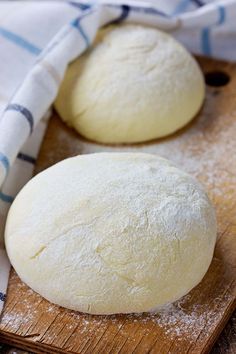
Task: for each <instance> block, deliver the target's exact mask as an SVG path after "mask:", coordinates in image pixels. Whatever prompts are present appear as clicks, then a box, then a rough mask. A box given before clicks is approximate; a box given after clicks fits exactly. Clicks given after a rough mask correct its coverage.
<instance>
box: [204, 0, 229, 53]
mask: <svg viewBox="0 0 236 354" xmlns="http://www.w3.org/2000/svg"><path fill="white" fill-rule="evenodd" d="M217 8H218V14H219V15H218V16H219V17H218V22H217V24H216V26H219V25H222V23H224V22H225V8H224V6H221V5H219V6H217ZM212 27H214V26H212ZM201 43H202V52H203V54H205V55H211V54H212V48H211V29H210V28H209V27H206V28H203V30H202V33H201Z"/></svg>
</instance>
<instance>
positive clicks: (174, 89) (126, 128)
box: [55, 25, 205, 143]
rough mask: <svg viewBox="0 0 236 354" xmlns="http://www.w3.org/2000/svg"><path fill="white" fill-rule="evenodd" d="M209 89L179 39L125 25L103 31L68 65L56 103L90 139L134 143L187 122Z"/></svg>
mask: <svg viewBox="0 0 236 354" xmlns="http://www.w3.org/2000/svg"><path fill="white" fill-rule="evenodd" d="M204 93H205V87H204V80H203V75H202V73H201V70H200V68H199V66H198V64H197V63H196V61H195V59H194V58H193V57H192V56H191V55H190V54H189V53H188V52H187V50H186V49H185V48H184V47H183V46H182V45H181V44H180V43H178V42H177V41H176V40H175V39H174V38H172V37H171V36H170V35H168V34H166V33H164V32H161V31H159V30H157V29H154V28H148V27H142V26H138V25H123V26H117V27H110V28H108V29H105V30H101V31H100V32H99V34H98V36H97V39H96V42H95V44H94V46H93V48H92V49H90V50H89V51H87V52H86V53H85V54H84V55H82V56H81V57H80V58H78V59H77V60H75V61H74V62H73V63H72V64H71V65H70V66H69V68H68V70H67V72H66V75H65V78H64V81H63V83H62V85H61V88H60V91H59V94H58V97H57V99H56V102H55V107H56V109H57V111H58V113H59V115H60V117H61V118H62V119H63V120H64V121H65V122H66V123H67V124H68V125H69V126H72V127H74V128H75V129H76V130H77V131H78V132H79V133H80V134H81V135H83V136H85V137H87V138H88V139H91V140H94V141H98V142H102V143H135V142H142V141H147V140H151V139H155V138H159V137H163V136H166V135H168V134H171V133H173V132H175V131H176V130H178V129H180V128H181V127H183V126H184V125H186V124H187V123H188V122H189V121H190V120H191V119H192V118H193V117H194V116H195V115H196V113H197V112H198V110H199V109H200V107H201V105H202V102H203V99H204Z"/></svg>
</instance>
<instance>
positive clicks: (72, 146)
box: [0, 59, 236, 354]
mask: <svg viewBox="0 0 236 354" xmlns="http://www.w3.org/2000/svg"><path fill="white" fill-rule="evenodd" d="M200 64H201V66H202V68H203V71H204V72H209V71H213V70H223V71H224V72H226V73H227V74H228V75H229V76H230V82H229V83H228V84H227V85H226V86H222V87H217V88H214V87H208V88H207V94H206V101H205V103H204V106H203V109H202V110H201V112H199V114H198V116H197V117H196V118H195V119H194V120H193V122H192V123H191V124H189V125H188V126H187V127H186V128H184V129H182V130H181V131H179V132H178V133H176V134H175V135H173V136H171V137H169V138H166V139H161V140H158V141H152V142H149V143H147V144H137V145H133V146H128V145H125V146H105V145H98V144H94V143H92V142H88V141H86V140H85V139H83V138H81V137H78V135H77V134H76V133H75V132H74V131H72V130H70V129H68V128H66V127H65V125H64V124H63V123H61V121H60V120H59V119H58V117H57V115H56V114H54V116H53V118H52V120H51V121H50V124H49V127H48V130H47V133H46V137H45V139H44V143H43V146H42V148H41V152H40V156H39V158H38V161H37V166H36V173H37V172H39V171H41V170H43V169H45V168H46V167H48V166H50V165H52V164H54V163H55V162H57V161H60V160H62V159H63V158H66V157H68V156H73V155H77V154H81V153H91V152H94V151H120V150H121V151H143V152H151V153H155V154H160V155H162V156H164V157H168V158H170V159H172V160H173V161H174V162H175V163H176V164H177V165H178V166H180V167H182V168H183V169H185V170H186V171H188V172H190V173H191V174H193V175H195V176H196V177H197V178H198V179H199V180H200V181H201V182H202V183H203V184H204V186H205V188H206V189H207V191H208V194H209V196H210V198H211V199H212V201H213V203H214V204H215V207H216V212H217V219H218V242H217V246H216V250H215V254H214V258H213V261H212V264H211V266H210V268H209V270H208V272H207V274H206V276H205V277H204V279H203V280H202V282H201V283H200V284H199V285H198V286H197V287H196V288H195V289H193V290H192V291H191V293H190V294H188V295H187V296H185V297H184V298H183V299H181V300H180V301H178V302H176V303H175V304H174V305H172V306H171V307H169V309H168V310H166V311H163V312H161V313H158V314H143V315H139V316H138V315H116V316H91V315H87V314H81V313H76V312H73V311H69V310H66V309H63V308H60V307H58V306H56V305H53V304H50V303H49V302H47V301H46V300H44V299H43V298H41V297H40V296H39V295H38V294H36V293H34V292H33V291H32V290H30V289H29V288H28V287H27V286H26V285H25V284H23V283H22V282H21V281H20V279H19V278H18V277H17V275H16V274H15V272H14V271H12V273H11V277H10V282H9V288H8V293H7V301H6V305H5V308H4V312H3V314H2V317H1V320H0V340H1V341H3V342H5V343H9V342H10V343H14V344H15V345H16V346H18V347H21V348H24V349H25V350H29V351H33V352H35V353H43V352H47V353H83V354H85V353H86V354H89V353H91V354H92V353H93V354H96V353H99V354H103V353H104V354H108V353H112V354H114V353H123V354H127V353H135V354H143V353H152V354H156V353H160V354H165V353H174V354H178V353H179V354H183V353H207V352H209V351H210V349H211V348H212V345H213V344H214V342H215V340H216V338H217V337H218V335H219V334H220V332H221V331H222V329H223V327H224V325H225V324H226V322H227V320H228V319H229V317H230V315H231V314H232V312H233V310H234V309H235V291H236V287H235V266H236V244H235V241H234V239H235V236H236V164H235V156H234V155H235V151H236V139H235V136H236V100H235V88H236V66H235V65H232V64H227V63H223V62H216V61H211V60H207V59H200Z"/></svg>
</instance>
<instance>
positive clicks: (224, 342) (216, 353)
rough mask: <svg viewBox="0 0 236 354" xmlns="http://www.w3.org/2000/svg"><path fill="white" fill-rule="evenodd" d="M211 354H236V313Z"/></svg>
mask: <svg viewBox="0 0 236 354" xmlns="http://www.w3.org/2000/svg"><path fill="white" fill-rule="evenodd" d="M0 353H1V354H30V353H28V352H26V351H22V350H20V349H16V348H11V347H9V346H7V345H4V344H2V345H1V344H0ZM127 354H128V353H127ZM173 354H174V353H173ZM183 354H185V353H183ZM211 354H236V311H235V312H234V313H233V315H232V317H231V318H230V320H229V322H228V324H227V325H226V327H225V329H224V330H223V332H222V333H221V335H220V337H219V338H218V340H217V342H216V343H215V345H214V347H213V349H212V351H211Z"/></svg>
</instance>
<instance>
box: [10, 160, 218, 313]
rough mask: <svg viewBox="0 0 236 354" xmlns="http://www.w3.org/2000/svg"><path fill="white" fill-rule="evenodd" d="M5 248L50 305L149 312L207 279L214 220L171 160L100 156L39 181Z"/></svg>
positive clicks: (28, 190)
mask: <svg viewBox="0 0 236 354" xmlns="http://www.w3.org/2000/svg"><path fill="white" fill-rule="evenodd" d="M5 241H6V248H7V252H8V256H9V258H10V260H11V262H12V265H13V266H14V268H15V270H16V271H17V273H18V274H19V276H20V277H21V279H22V280H23V281H24V282H25V283H26V284H28V285H29V286H30V287H31V288H32V289H34V290H35V291H36V292H38V293H39V294H41V295H42V296H44V297H45V298H46V299H48V300H50V301H51V302H53V303H56V304H59V305H61V306H64V307H67V308H70V309H74V310H78V311H83V312H88V313H92V314H113V313H131V312H144V311H145V312H146V311H149V310H153V309H155V308H157V307H159V306H162V305H164V304H166V303H169V302H172V301H175V300H177V299H179V298H180V297H181V296H183V295H185V294H186V293H188V292H189V291H190V290H191V289H192V288H193V287H194V286H195V285H197V284H198V283H199V282H200V281H201V279H202V277H203V276H204V274H205V273H206V271H207V269H208V267H209V264H210V262H211V259H212V255H213V251H214V246H215V241H216V220H215V213H214V210H213V208H212V205H211V203H210V201H209V200H208V197H207V195H206V193H205V192H204V191H203V189H202V187H201V186H200V185H199V183H198V182H197V181H196V180H195V179H193V178H192V177H191V176H189V175H188V174H186V173H184V172H182V171H181V170H179V169H177V168H175V167H174V166H172V164H171V163H170V162H169V161H167V160H165V159H162V158H159V157H156V156H154V155H149V154H140V153H98V154H91V155H82V156H78V157H73V158H70V159H66V160H64V161H62V162H60V163H58V164H56V165H54V166H53V167H50V168H49V169H47V170H45V171H44V172H42V173H40V174H38V175H37V176H36V177H34V178H33V179H32V180H31V181H30V182H29V183H28V184H27V185H26V186H25V187H24V188H23V189H22V191H21V192H20V193H19V194H18V196H17V197H16V199H15V201H14V203H13V205H12V207H11V209H10V212H9V216H8V220H7V227H6V235H5Z"/></svg>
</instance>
